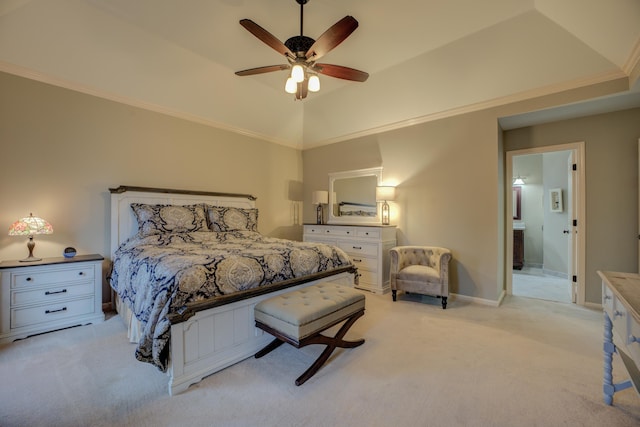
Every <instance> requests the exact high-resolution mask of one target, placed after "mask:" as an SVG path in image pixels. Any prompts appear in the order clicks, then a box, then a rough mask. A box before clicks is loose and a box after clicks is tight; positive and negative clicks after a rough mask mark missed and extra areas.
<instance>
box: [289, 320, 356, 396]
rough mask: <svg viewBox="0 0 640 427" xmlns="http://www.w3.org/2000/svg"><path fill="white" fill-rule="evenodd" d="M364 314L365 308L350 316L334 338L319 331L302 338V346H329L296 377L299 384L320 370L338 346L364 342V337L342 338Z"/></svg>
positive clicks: (343, 346)
mask: <svg viewBox="0 0 640 427" xmlns="http://www.w3.org/2000/svg"><path fill="white" fill-rule="evenodd" d="M362 315H364V310H362V311H359V312H357V313H355V314H354V315H353V316H351V317H349V319H347V321H346V322H345V323H344V325H342V327H341V328H340V330H339V331H338V333H337V334H336V335H335V337H333V338H331V337H327V336H324V335H322V334H320V333H318V334H316V335H312V336H310V337H308V338H305V339H304V340H302V342H301V343H300V347H304V346H306V345H310V344H325V345H326V346H327V348H325V349H324V351H323V352H322V354H320V356H319V357H318V358H317V359H316V361H315V362H313V364H312V365H311V366H310V367H309V369H307V370H306V371H305V372H304V373H303V374H302V375H300V376H299V377H298V378H297V379H296V385H297V386H299V385H302V384H304V383H305V381H307V380H308V379H309V378H311V377H312V376H314V375H315V373H316V372H318V370H319V369H320V368H321V367H322V365H324V364H325V362H326V361H327V360H329V356H331V353H333V350H335V349H336V347H340V348H353V347H358V346H359V345H362V344H364V339H359V340H357V341H345V340H343V339H342V337H344V336H345V334H346V333H347V331H348V330H349V328H351V326H352V325H353V324H354V323H355V321H356V320H358V319H359V318H360V317H361V316H362Z"/></svg>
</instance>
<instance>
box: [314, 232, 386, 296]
mask: <svg viewBox="0 0 640 427" xmlns="http://www.w3.org/2000/svg"><path fill="white" fill-rule="evenodd" d="M303 240H304V241H305V242H320V243H327V244H330V245H334V246H337V247H339V248H340V249H342V250H343V251H345V252H346V253H347V254H348V255H349V257H350V258H351V261H352V262H353V264H354V265H355V266H356V267H357V268H358V275H359V277H358V284H357V285H356V287H357V288H358V289H364V290H367V291H371V292H374V293H377V294H385V293H387V292H389V290H390V286H389V249H391V248H392V247H394V246H396V227H395V226H394V225H362V226H361V225H337V224H328V225H316V224H305V225H304V235H303Z"/></svg>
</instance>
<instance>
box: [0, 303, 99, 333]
mask: <svg viewBox="0 0 640 427" xmlns="http://www.w3.org/2000/svg"><path fill="white" fill-rule="evenodd" d="M93 312H94V304H93V297H91V296H89V297H87V298H83V299H77V300H73V301H63V302H59V303H52V304H44V305H40V306H36V307H29V308H16V309H12V310H11V329H15V328H22V327H24V326H29V325H35V324H38V323H43V322H53V321H56V320H61V319H67V318H69V317H74V316H82V315H84V314H90V313H93Z"/></svg>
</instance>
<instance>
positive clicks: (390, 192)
mask: <svg viewBox="0 0 640 427" xmlns="http://www.w3.org/2000/svg"><path fill="white" fill-rule="evenodd" d="M395 198H396V187H391V186H380V187H376V202H386V201H389V200H394V199H395Z"/></svg>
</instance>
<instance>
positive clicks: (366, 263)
mask: <svg viewBox="0 0 640 427" xmlns="http://www.w3.org/2000/svg"><path fill="white" fill-rule="evenodd" d="M351 261H352V262H353V265H355V266H356V267H357V268H358V272H360V270H368V271H378V262H377V260H376V259H375V258H367V257H361V256H351Z"/></svg>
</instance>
